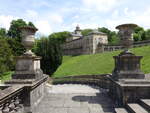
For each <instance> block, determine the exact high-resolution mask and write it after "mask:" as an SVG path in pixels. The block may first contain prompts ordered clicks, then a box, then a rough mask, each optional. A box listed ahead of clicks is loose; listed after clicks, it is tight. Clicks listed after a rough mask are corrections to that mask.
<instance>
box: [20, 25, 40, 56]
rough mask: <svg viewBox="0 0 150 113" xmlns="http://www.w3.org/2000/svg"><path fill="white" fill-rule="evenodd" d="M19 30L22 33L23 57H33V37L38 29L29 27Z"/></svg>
mask: <svg viewBox="0 0 150 113" xmlns="http://www.w3.org/2000/svg"><path fill="white" fill-rule="evenodd" d="M20 29H21V33H22V44H23V46H24V47H25V48H26V52H25V53H24V55H27V56H33V55H34V53H32V51H31V49H32V47H33V45H34V42H35V38H34V35H35V33H36V31H37V30H38V29H36V28H34V27H29V26H26V27H21V28H20Z"/></svg>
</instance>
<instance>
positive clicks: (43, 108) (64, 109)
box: [34, 84, 114, 113]
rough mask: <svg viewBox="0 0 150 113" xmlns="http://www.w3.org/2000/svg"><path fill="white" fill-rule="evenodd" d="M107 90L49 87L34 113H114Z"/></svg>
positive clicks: (66, 86) (65, 86)
mask: <svg viewBox="0 0 150 113" xmlns="http://www.w3.org/2000/svg"><path fill="white" fill-rule="evenodd" d="M113 111H114V108H113V103H112V101H111V99H110V98H109V97H108V95H107V92H106V90H104V89H100V88H98V87H94V86H88V85H79V84H77V85H76V84H74V85H73V84H65V85H53V86H51V87H48V86H47V89H46V93H45V97H44V99H43V100H42V101H41V103H40V104H39V105H38V107H37V109H36V110H35V112H34V113H113Z"/></svg>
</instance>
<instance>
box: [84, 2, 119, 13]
mask: <svg viewBox="0 0 150 113" xmlns="http://www.w3.org/2000/svg"><path fill="white" fill-rule="evenodd" d="M82 1H83V4H84V6H85V7H86V8H87V9H89V8H90V9H91V10H93V9H95V10H97V11H101V12H102V11H109V10H111V9H112V8H114V7H115V6H116V5H117V4H119V0H82Z"/></svg>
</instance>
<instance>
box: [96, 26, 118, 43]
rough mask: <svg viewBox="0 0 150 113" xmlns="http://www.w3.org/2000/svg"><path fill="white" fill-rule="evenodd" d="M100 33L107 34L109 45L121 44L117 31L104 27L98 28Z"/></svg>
mask: <svg viewBox="0 0 150 113" xmlns="http://www.w3.org/2000/svg"><path fill="white" fill-rule="evenodd" d="M98 31H100V32H103V33H106V34H107V36H108V43H109V44H113V45H114V44H118V43H119V38H118V35H117V33H116V32H115V31H111V30H109V29H108V28H105V27H102V28H98Z"/></svg>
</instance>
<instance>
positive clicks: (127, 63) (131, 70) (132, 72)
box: [112, 53, 145, 80]
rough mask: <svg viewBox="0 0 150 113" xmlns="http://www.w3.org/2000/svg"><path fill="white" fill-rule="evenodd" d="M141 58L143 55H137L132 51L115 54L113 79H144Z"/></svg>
mask: <svg viewBox="0 0 150 113" xmlns="http://www.w3.org/2000/svg"><path fill="white" fill-rule="evenodd" d="M141 58H142V56H136V55H134V54H132V53H121V54H120V55H119V56H114V59H115V69H114V71H113V74H112V76H113V79H114V80H119V79H125V78H127V79H128V78H131V79H135V78H136V79H144V77H145V75H144V73H143V72H142V71H141V69H140V60H141Z"/></svg>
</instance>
